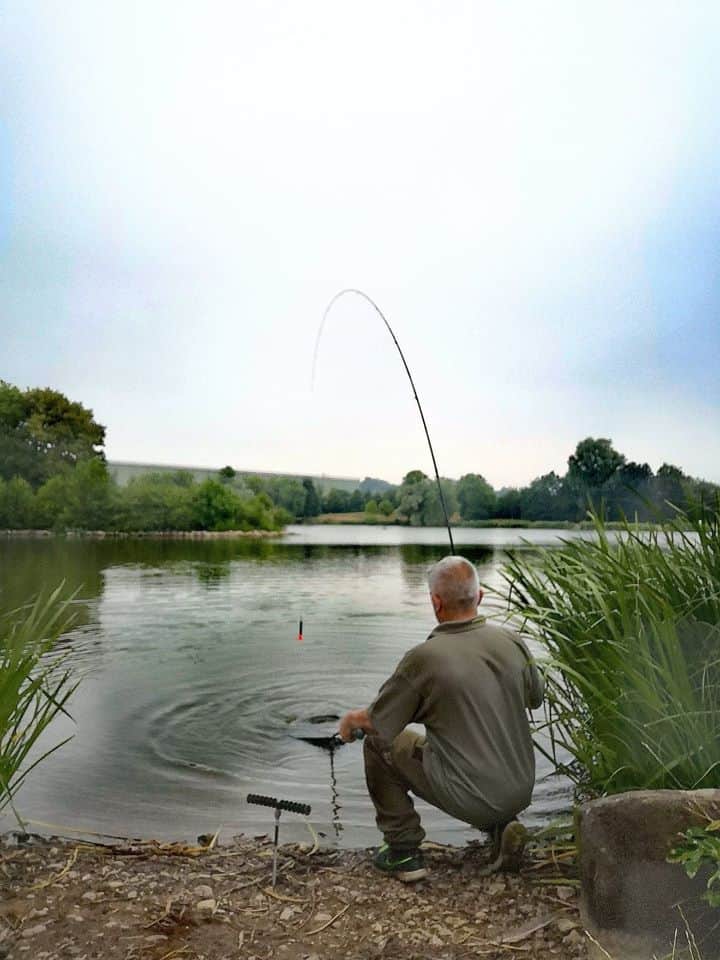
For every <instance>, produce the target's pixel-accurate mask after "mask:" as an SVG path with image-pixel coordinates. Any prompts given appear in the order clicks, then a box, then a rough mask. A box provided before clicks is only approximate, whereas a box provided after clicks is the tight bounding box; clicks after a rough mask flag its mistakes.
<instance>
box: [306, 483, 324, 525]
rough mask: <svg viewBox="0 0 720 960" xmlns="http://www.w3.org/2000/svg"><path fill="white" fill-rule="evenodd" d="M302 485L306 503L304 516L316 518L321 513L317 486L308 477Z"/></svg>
mask: <svg viewBox="0 0 720 960" xmlns="http://www.w3.org/2000/svg"><path fill="white" fill-rule="evenodd" d="M302 485H303V488H304V490H305V503H304V506H303V514H302V515H303V516H304V517H316V516H317V515H318V514H319V513H320V510H321V503H320V497H319V496H318V492H317V489H316V487H315V484H314V483H313V482H312V480H311V479H310V478H309V477H306V478H305V479H304V480H303V482H302Z"/></svg>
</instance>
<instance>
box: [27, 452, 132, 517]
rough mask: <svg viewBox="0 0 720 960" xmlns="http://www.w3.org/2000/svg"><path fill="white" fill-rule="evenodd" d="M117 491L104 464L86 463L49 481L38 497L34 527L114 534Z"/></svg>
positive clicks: (39, 491) (99, 461)
mask: <svg viewBox="0 0 720 960" xmlns="http://www.w3.org/2000/svg"><path fill="white" fill-rule="evenodd" d="M115 492H116V488H115V487H114V486H113V485H112V484H111V483H110V480H109V477H108V473H107V467H106V465H105V463H104V461H102V460H98V459H95V460H85V461H83V462H81V463H79V464H78V465H77V466H76V467H75V469H73V470H64V471H62V473H57V474H55V476H53V477H50V479H49V480H47V481H46V482H45V483H44V484H43V485H42V486H41V487H40V489H39V490H38V491H37V493H36V494H35V524H36V525H37V526H39V527H42V528H46V529H47V528H54V529H56V530H68V529H71V530H73V529H78V530H111V529H113V528H114V527H115V520H116V516H115V509H114V507H115V503H114V501H115V497H114V494H115Z"/></svg>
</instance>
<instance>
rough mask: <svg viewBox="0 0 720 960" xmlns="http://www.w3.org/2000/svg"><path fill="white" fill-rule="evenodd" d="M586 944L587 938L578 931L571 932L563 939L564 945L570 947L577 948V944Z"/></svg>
mask: <svg viewBox="0 0 720 960" xmlns="http://www.w3.org/2000/svg"><path fill="white" fill-rule="evenodd" d="M584 942H585V938H584V937H583V935H582V934H581V933H579V932H578V931H577V930H571V931H570V933H569V934H568V935H567V936H566V937H563V943H566V944H567V945H568V946H575V945H576V944H579V943H584Z"/></svg>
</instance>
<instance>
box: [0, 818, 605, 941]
mask: <svg viewBox="0 0 720 960" xmlns="http://www.w3.org/2000/svg"><path fill="white" fill-rule="evenodd" d="M199 839H200V840H201V841H202V842H203V843H208V842H209V841H208V838H199ZM425 855H426V860H427V862H428V866H429V867H430V876H429V878H428V879H427V880H424V881H421V882H420V883H416V884H414V885H412V886H405V885H403V884H401V883H398V882H397V881H396V880H393V879H390V878H388V877H385V876H382V875H381V874H378V873H377V871H375V870H374V869H373V867H372V866H371V864H370V862H369V859H368V852H367V851H337V850H317V849H314V848H311V847H309V846H303V845H292V846H284V847H282V848H281V851H280V856H279V876H278V883H277V885H276V887H275V888H274V889H272V888H271V886H270V877H271V862H272V847H271V844H270V842H269V840H268V839H267V838H266V837H262V838H261V837H255V838H250V837H244V836H240V837H236V838H235V839H234V840H233V841H232V842H231V843H230V844H228V845H225V846H215V847H212V848H210V849H208V848H207V847H201V846H197V847H189V846H187V845H184V844H160V843H156V842H147V843H140V842H132V843H131V842H118V843H117V844H115V845H108V844H103V845H100V844H94V843H86V842H79V841H77V840H67V839H62V840H61V839H58V838H49V839H43V838H40V837H36V836H34V835H33V836H32V837H24V838H23V837H20V838H19V840H18V837H17V835H14V836H10V837H6V838H5V842H4V844H3V846H2V847H0V897H1V898H2V899H1V900H0V960H18V958H27V960H99V958H102V960H229V958H246V960H253V958H255V960H268V958H275V957H277V958H280V960H329V958H333V960H335V958H348V960H395V958H398V960H429V958H433V960H460V958H470V957H485V958H490V960H493V958H496V960H500V958H502V960H508V958H511V957H526V958H529V960H540V958H547V957H558V958H562V960H571V958H572V960H579V958H585V957H587V950H586V945H587V939H586V936H585V934H584V932H583V930H582V927H581V925H580V921H579V917H578V911H577V902H576V894H577V881H576V880H575V879H574V864H573V851H572V848H571V847H569V846H567V845H565V846H563V845H562V843H555V844H554V845H551V844H548V842H547V841H545V842H543V843H542V844H537V843H536V844H535V845H533V846H531V848H530V850H529V852H528V854H527V857H526V862H525V866H524V868H523V871H522V873H521V874H520V876H505V875H492V876H483V875H482V870H483V867H484V866H485V865H486V863H487V859H488V848H487V846H486V845H483V844H480V843H472V844H469V845H468V846H466V847H464V848H453V847H439V846H435V845H432V844H430V845H428V847H427V849H426V851H425Z"/></svg>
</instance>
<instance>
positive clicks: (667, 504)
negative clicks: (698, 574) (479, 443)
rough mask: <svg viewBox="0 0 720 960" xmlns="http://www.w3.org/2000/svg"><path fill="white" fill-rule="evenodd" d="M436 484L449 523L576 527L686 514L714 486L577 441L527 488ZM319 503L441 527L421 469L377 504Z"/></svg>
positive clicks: (597, 442)
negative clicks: (591, 514) (594, 520)
mask: <svg viewBox="0 0 720 960" xmlns="http://www.w3.org/2000/svg"><path fill="white" fill-rule="evenodd" d="M440 485H441V488H442V492H443V498H444V500H445V505H446V507H447V510H448V513H449V515H450V517H451V518H452V519H453V521H454V522H465V523H470V524H472V523H483V522H488V521H493V520H498V521H499V520H505V521H526V522H534V521H545V522H549V523H552V522H555V523H558V522H563V523H565V522H570V523H576V522H578V521H581V520H584V519H585V518H586V517H587V513H588V510H589V509H590V508H591V507H592V508H593V509H594V510H595V511H596V512H599V513H601V514H602V515H603V516H604V517H605V518H606V519H607V520H622V519H623V518H626V517H627V518H629V519H631V520H634V519H637V520H640V521H657V520H661V519H665V518H668V517H671V516H672V515H674V514H675V512H676V511H677V510H678V509H680V510H684V511H691V510H692V509H693V508H694V507H695V506H697V505H699V504H702V503H703V502H708V501H712V500H713V499H714V497H716V496H717V494H718V493H719V492H720V487H718V486H717V485H716V484H712V483H709V482H707V481H704V480H699V479H697V478H695V477H690V476H688V475H687V474H685V473H684V472H683V471H682V470H681V469H680V467H677V466H674V465H673V464H669V463H663V464H662V465H661V466H660V467H659V468H658V470H657V471H653V470H652V468H651V467H650V465H649V464H647V463H637V462H636V461H634V460H628V459H627V458H626V457H625V455H624V454H622V453H620V452H619V451H617V450H616V449H615V448H614V447H613V444H612V441H611V440H609V439H607V438H604V437H600V438H594V437H586V438H585V439H584V440H581V441H580V442H579V443H578V444H577V446H576V448H575V450H574V452H573V453H572V454H571V455H570V457H569V458H568V468H567V471H566V473H565V474H564V475H562V476H561V475H559V474H557V473H555V472H554V471H550V472H549V473H546V474H543V475H542V476H540V477H537V478H536V479H535V480H533V481H532V482H531V483H529V484H528V485H527V486H524V487H505V488H503V489H501V490H494V489H493V487H492V486H491V485H490V484H489V483H488V482H487V480H485V478H484V477H483V476H482V475H481V474H479V473H467V474H465V475H464V476H462V477H460V479H459V480H450V479H445V478H443V479H441V481H440ZM363 497H364V498H365V505H364V507H363V508H360V507H359V506H358V505H356V504H359V502H360V499H362V498H363ZM349 498H350V499H349ZM351 500H352V504H353V505H352V506H351V505H350V503H351ZM323 504H324V506H325V509H326V510H327V512H332V513H343V512H351V511H352V510H358V509H364V510H365V511H366V513H368V514H369V515H372V514H375V515H378V514H380V515H383V514H384V515H386V516H389V515H392V516H393V518H394V519H397V520H398V521H399V522H401V523H409V524H411V525H413V526H438V525H441V524H442V523H444V514H443V509H442V503H441V501H440V495H439V491H438V487H437V483H436V482H435V480H434V479H430V478H429V477H428V476H427V475H426V474H425V473H423V472H422V471H421V470H411V471H410V472H409V473H407V474H406V475H405V477H404V478H403V481H402V483H401V484H400V485H399V486H397V487H388V486H387V485H386V488H385V489H384V490H383V491H382V493H381V494H380V496H379V498H378V497H376V496H375V495H374V494H372V493H371V494H368V493H367V491H366V492H365V493H363V492H362V491H360V490H356V491H354V493H353V494H347V493H345V492H344V491H340V490H330V491H329V492H328V493H327V495H326V496H325V497H324V498H323Z"/></svg>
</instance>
